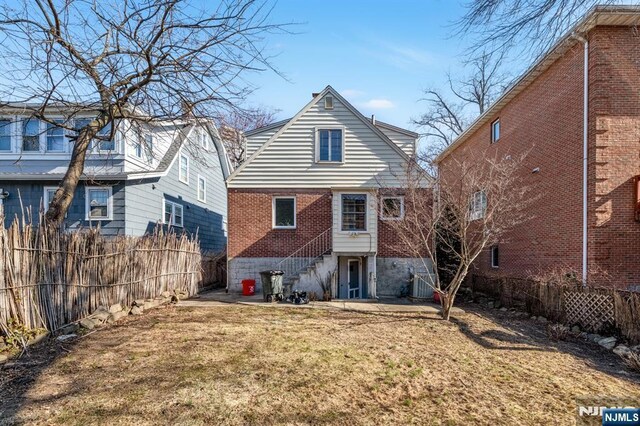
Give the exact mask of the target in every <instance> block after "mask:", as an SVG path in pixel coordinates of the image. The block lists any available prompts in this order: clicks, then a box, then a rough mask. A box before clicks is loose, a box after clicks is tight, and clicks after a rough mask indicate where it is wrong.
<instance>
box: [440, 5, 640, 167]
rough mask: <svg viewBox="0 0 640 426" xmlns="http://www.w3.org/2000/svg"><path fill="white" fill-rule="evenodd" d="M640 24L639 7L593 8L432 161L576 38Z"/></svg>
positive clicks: (488, 116) (463, 138) (464, 137)
mask: <svg viewBox="0 0 640 426" xmlns="http://www.w3.org/2000/svg"><path fill="white" fill-rule="evenodd" d="M638 24H640V6H595V7H593V8H592V9H591V10H589V12H587V13H586V14H585V16H584V17H583V18H582V19H581V20H580V21H579V22H578V23H577V24H576V25H574V26H573V27H572V28H571V29H570V30H569V31H568V32H567V33H566V34H565V35H564V36H563V37H562V38H561V39H560V40H559V41H558V42H557V43H556V44H555V45H554V46H553V47H552V48H551V49H549V50H548V51H547V53H546V54H545V55H544V56H542V58H540V59H539V60H538V61H537V62H536V63H534V64H533V65H532V66H531V67H530V68H529V69H528V70H527V71H525V73H524V74H522V76H520V78H518V79H517V80H516V81H515V82H514V83H513V84H512V85H511V86H510V87H509V88H508V89H507V90H506V91H505V92H504V93H503V95H502V96H501V97H500V98H498V100H496V101H495V102H494V103H493V105H491V107H489V108H488V109H487V110H486V111H485V112H484V113H483V114H482V115H481V116H480V117H478V118H477V119H476V121H474V122H473V123H472V124H471V125H470V126H469V127H468V128H467V129H466V130H465V131H464V132H462V133H461V134H460V135H459V136H458V137H457V138H456V140H454V141H453V143H452V144H451V145H449V146H448V147H447V148H446V149H445V150H444V151H442V152H441V153H440V155H438V157H436V159H435V162H436V163H439V162H440V161H442V160H443V159H444V158H446V157H447V156H448V155H449V154H450V153H451V152H453V151H454V150H455V149H456V148H457V147H458V146H460V145H461V144H462V143H464V141H466V140H467V139H468V138H469V137H470V136H471V135H473V134H474V133H475V132H476V131H477V130H478V129H479V128H480V127H482V126H483V125H485V124H487V123H488V122H489V120H491V119H493V117H494V116H495V115H496V114H497V113H498V112H499V111H500V110H502V108H504V107H505V106H506V105H507V104H508V103H509V102H511V100H512V99H514V98H515V97H516V96H517V95H518V94H520V93H521V92H522V91H523V90H524V89H526V88H527V87H528V86H529V85H530V84H531V83H532V82H534V81H535V80H536V79H537V78H538V77H539V76H540V75H541V74H542V73H544V72H545V71H546V70H547V69H549V67H550V66H551V65H552V64H553V63H555V62H556V61H557V60H558V59H559V58H561V57H562V56H563V55H564V54H565V53H566V52H567V51H569V49H570V48H572V47H573V46H574V45H575V44H576V43H578V42H580V40H579V39H578V38H577V37H576V36H577V35H584V34H586V33H587V32H589V31H590V30H591V29H593V28H594V27H596V26H598V25H611V26H630V25H638Z"/></svg>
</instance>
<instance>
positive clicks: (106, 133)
mask: <svg viewBox="0 0 640 426" xmlns="http://www.w3.org/2000/svg"><path fill="white" fill-rule="evenodd" d="M111 128H112V125H111V123H109V124H107V125H106V126H104V127H103V128H102V129H100V130H98V133H97V134H96V139H97V140H96V143H97V145H98V151H115V150H116V142H115V141H114V140H113V138H112V137H111Z"/></svg>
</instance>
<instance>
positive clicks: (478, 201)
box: [469, 191, 487, 220]
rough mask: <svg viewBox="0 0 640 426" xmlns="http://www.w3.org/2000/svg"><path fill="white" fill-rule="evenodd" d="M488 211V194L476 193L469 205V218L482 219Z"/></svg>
mask: <svg viewBox="0 0 640 426" xmlns="http://www.w3.org/2000/svg"><path fill="white" fill-rule="evenodd" d="M486 211H487V194H486V193H485V192H484V191H476V192H475V193H474V194H473V196H472V197H471V202H470V203H469V218H470V219H471V220H477V219H482V218H483V217H484V214H485V212H486Z"/></svg>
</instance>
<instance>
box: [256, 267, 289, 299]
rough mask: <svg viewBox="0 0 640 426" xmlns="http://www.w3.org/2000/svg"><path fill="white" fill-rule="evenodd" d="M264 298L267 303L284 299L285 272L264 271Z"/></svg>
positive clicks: (261, 273)
mask: <svg viewBox="0 0 640 426" xmlns="http://www.w3.org/2000/svg"><path fill="white" fill-rule="evenodd" d="M260 278H261V279H262V297H263V298H264V301H265V302H273V301H274V300H275V301H278V302H279V301H281V300H283V299H284V286H283V280H284V272H283V271H262V272H260Z"/></svg>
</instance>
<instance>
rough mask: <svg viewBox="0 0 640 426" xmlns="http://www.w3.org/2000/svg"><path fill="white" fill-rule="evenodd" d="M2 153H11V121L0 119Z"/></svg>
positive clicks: (0, 147)
mask: <svg viewBox="0 0 640 426" xmlns="http://www.w3.org/2000/svg"><path fill="white" fill-rule="evenodd" d="M0 151H11V120H10V119H8V118H0Z"/></svg>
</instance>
